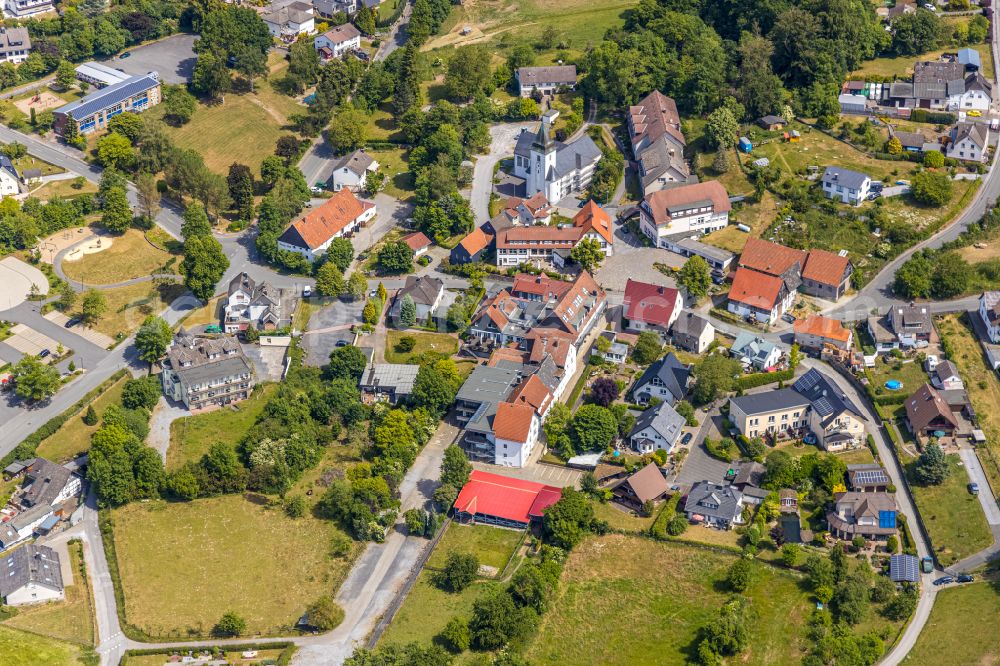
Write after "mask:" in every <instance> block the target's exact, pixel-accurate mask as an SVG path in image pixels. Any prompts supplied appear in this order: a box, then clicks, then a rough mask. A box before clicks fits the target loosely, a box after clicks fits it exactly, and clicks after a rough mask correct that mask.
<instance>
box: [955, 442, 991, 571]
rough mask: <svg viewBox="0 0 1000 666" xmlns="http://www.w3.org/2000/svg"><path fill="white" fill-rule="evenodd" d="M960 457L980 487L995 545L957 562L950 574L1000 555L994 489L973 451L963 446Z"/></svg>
mask: <svg viewBox="0 0 1000 666" xmlns="http://www.w3.org/2000/svg"><path fill="white" fill-rule="evenodd" d="M958 455H959V457H960V458H961V459H962V464H964V465H965V471H966V472H967V473H968V475H969V480H970V481H972V482H974V483H977V484H978V485H979V503H980V504H981V505H982V506H983V514H985V516H986V522H987V523H989V526H990V532H992V533H993V545H992V546H990V547H989V548H984V549H983V550H981V551H979V552H978V553H975V554H974V555H970V556H969V557H967V558H965V559H964V560H959V561H958V562H955V564H953V565H951V566H950V567H948V569H947V571H948V573H950V574H958V573H964V572H966V571H972V570H973V569H975V568H977V567H980V566H982V565H984V564H986V563H987V562H989V561H990V560H992V559H994V558H995V557H996V556H997V555H998V554H1000V507H998V506H997V500H996V497H994V496H993V489H992V487H990V483H989V480H988V479H987V478H986V472H985V471H983V466H982V464H981V463H980V462H979V458H978V457H977V456H976V452H975V451H974V450H973V449H971V448H969V447H967V446H963V447H961V448H959V450H958Z"/></svg>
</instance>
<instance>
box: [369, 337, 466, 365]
mask: <svg viewBox="0 0 1000 666" xmlns="http://www.w3.org/2000/svg"><path fill="white" fill-rule="evenodd" d="M388 334H389V337H388V339H387V340H386V344H385V361H386V363H413V362H415V361H414V359H415V358H419V357H420V356H421V355H422V354H426V353H432V354H442V355H444V356H452V355H454V354H456V353H458V339H457V338H455V337H452V336H450V335H447V334H445V333H424V332H421V331H413V330H406V331H398V330H395V329H389V331H388ZM406 337H410V338H416V340H417V344H416V346H414V347H413V349H412V350H410V351H408V352H398V351H396V345H397V344H399V341H400V339H402V338H406Z"/></svg>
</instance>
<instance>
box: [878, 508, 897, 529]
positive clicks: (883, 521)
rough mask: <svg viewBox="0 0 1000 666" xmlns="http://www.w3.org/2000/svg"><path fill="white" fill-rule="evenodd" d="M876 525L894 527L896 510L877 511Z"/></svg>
mask: <svg viewBox="0 0 1000 666" xmlns="http://www.w3.org/2000/svg"><path fill="white" fill-rule="evenodd" d="M878 526H879V527H884V528H894V527H896V512H895V511H879V512H878Z"/></svg>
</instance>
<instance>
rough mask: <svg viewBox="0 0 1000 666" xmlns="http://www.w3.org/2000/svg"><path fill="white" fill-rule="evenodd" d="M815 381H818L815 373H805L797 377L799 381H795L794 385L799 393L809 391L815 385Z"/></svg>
mask: <svg viewBox="0 0 1000 666" xmlns="http://www.w3.org/2000/svg"><path fill="white" fill-rule="evenodd" d="M817 381H819V376H818V374H816V373H815V372H807V373H806V374H804V375H802V376H801V377H799V381H797V382H796V384H798V387H797V388H798V389H799V390H800V391H808V390H809V389H811V388H812V387H813V386H815V385H816V382H817Z"/></svg>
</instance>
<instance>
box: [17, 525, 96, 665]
mask: <svg viewBox="0 0 1000 666" xmlns="http://www.w3.org/2000/svg"><path fill="white" fill-rule="evenodd" d="M69 556H70V566H71V568H72V571H73V579H72V580H67V581H63V583H64V584H65V586H66V599H65V600H63V601H53V602H50V603H47V604H39V605H37V606H25V607H23V608H21V609H19V611H18V613H17V615H15V616H14V617H12V618H10V619H9V620H7V621H6V622H4V624H5V625H6V626H8V627H12V628H14V629H23V630H25V631H30V632H32V633H35V634H42V635H43V636H48V637H51V638H57V639H60V640H64V641H70V642H73V643H80V644H82V645H93V644H94V607H93V601H92V598H91V595H90V586H89V584H86V585H85V584H84V581H83V579H82V576H81V574H80V566H81V564H82V562H83V546H82V545H81V544H80V543H79V542H77V543H72V544H70V545H69ZM3 663H6V662H3Z"/></svg>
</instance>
